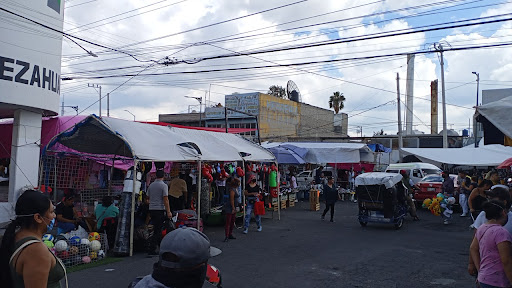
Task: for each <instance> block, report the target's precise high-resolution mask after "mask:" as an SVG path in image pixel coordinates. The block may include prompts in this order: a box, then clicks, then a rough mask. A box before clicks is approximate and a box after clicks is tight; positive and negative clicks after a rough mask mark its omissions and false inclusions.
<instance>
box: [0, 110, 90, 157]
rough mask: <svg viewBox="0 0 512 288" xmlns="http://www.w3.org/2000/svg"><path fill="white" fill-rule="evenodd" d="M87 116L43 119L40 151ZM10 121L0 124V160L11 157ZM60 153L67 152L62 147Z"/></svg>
mask: <svg viewBox="0 0 512 288" xmlns="http://www.w3.org/2000/svg"><path fill="white" fill-rule="evenodd" d="M86 117H87V116H82V115H78V116H62V117H52V118H46V117H45V118H43V127H42V131H41V143H40V144H41V145H40V147H41V150H42V149H43V148H44V147H45V146H46V144H48V142H50V140H51V139H52V138H53V136H55V135H57V134H59V133H61V132H63V131H66V130H67V129H69V128H70V127H72V126H73V125H75V124H76V123H78V122H80V121H82V120H84V119H85V118H86ZM12 122H13V121H12V120H10V121H4V122H1V123H0V146H2V147H0V158H10V157H11V145H12ZM60 148H63V149H64V150H62V151H68V150H69V149H66V148H64V147H59V151H60Z"/></svg>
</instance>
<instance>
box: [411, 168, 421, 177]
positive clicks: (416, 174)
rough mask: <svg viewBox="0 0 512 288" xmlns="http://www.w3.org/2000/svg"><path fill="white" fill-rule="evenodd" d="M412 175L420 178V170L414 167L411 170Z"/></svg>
mask: <svg viewBox="0 0 512 288" xmlns="http://www.w3.org/2000/svg"><path fill="white" fill-rule="evenodd" d="M412 177H417V178H421V177H422V176H421V172H420V170H419V169H414V170H412Z"/></svg>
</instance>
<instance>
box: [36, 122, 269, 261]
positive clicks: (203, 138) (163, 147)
mask: <svg viewBox="0 0 512 288" xmlns="http://www.w3.org/2000/svg"><path fill="white" fill-rule="evenodd" d="M220 135H224V136H220ZM56 145H63V146H65V147H67V148H68V149H72V150H73V151H76V152H78V153H81V155H85V156H87V155H89V156H93V157H98V155H101V156H102V157H105V158H107V157H111V158H112V159H116V158H117V159H120V158H122V159H124V160H127V159H130V160H131V162H132V166H133V167H138V163H141V162H142V163H143V162H166V161H168V162H196V163H197V167H198V169H197V170H198V171H201V167H202V163H204V162H207V161H242V162H243V161H245V159H246V158H248V159H251V160H256V159H258V160H262V161H263V160H265V161H266V160H270V161H273V160H274V159H275V158H274V157H273V156H272V155H271V153H269V152H268V151H266V150H265V149H262V148H260V147H258V146H257V145H255V144H253V143H250V142H248V141H246V140H244V139H242V138H241V137H239V136H236V135H231V134H221V133H215V132H205V131H196V130H188V129H181V128H171V127H165V126H158V125H151V124H145V123H138V122H132V121H125V120H119V119H113V118H99V117H97V116H95V115H91V116H89V117H87V118H86V119H84V120H83V121H81V122H79V123H77V124H76V125H75V126H74V127H73V128H72V129H70V130H68V131H66V132H63V133H60V134H59V135H57V136H55V137H54V138H53V139H52V140H51V141H50V143H49V144H48V145H47V146H46V147H45V150H44V151H45V153H47V152H50V151H52V149H53V148H54V147H56ZM235 146H236V147H235ZM244 157H245V158H244ZM260 158H261V159H260ZM139 174H140V173H132V178H133V180H132V182H131V183H132V185H133V188H132V189H131V191H138V190H139V188H138V186H137V183H140V179H139V177H140V176H139ZM202 182H203V181H201V173H199V175H198V181H197V184H198V191H201V184H202ZM139 185H140V184H139ZM124 191H126V189H124ZM200 198H201V197H198V201H200ZM130 202H131V209H130V210H131V211H130V212H131V215H130V218H129V219H131V220H129V222H131V224H130V232H129V234H130V244H129V245H130V249H129V251H130V255H132V253H133V223H134V221H133V219H134V206H135V193H131V201H130ZM200 207H201V205H200V203H198V205H197V209H198V212H199V213H198V215H201V213H200ZM198 225H199V223H198Z"/></svg>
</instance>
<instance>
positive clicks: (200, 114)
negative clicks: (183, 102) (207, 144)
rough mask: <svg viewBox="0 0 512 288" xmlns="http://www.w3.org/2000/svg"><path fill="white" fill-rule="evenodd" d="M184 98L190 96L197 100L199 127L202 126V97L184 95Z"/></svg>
mask: <svg viewBox="0 0 512 288" xmlns="http://www.w3.org/2000/svg"><path fill="white" fill-rule="evenodd" d="M184 97H185V98H192V99H196V100H197V101H199V127H203V117H202V116H203V115H202V114H203V112H202V106H203V98H202V97H192V96H184Z"/></svg>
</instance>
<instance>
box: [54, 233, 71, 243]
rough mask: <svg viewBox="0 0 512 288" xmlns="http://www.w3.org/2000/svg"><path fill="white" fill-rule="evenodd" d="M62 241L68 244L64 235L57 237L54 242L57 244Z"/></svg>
mask: <svg viewBox="0 0 512 288" xmlns="http://www.w3.org/2000/svg"><path fill="white" fill-rule="evenodd" d="M60 240H64V241H65V242H66V243H67V242H68V238H66V236H64V235H62V234H60V235H57V236H55V240H54V241H53V242H55V243H57V242H58V241H60Z"/></svg>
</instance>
